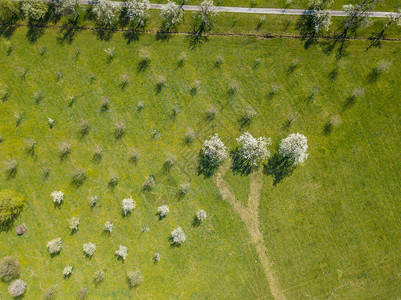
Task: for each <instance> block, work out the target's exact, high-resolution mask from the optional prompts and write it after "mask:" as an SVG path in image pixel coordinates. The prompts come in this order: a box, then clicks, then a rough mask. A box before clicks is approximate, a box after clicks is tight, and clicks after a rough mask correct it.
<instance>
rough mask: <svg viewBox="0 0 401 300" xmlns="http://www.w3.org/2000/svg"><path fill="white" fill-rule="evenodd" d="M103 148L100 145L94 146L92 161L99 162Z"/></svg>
mask: <svg viewBox="0 0 401 300" xmlns="http://www.w3.org/2000/svg"><path fill="white" fill-rule="evenodd" d="M102 153H103V149H102V147H100V146H95V150H94V151H93V161H94V162H96V163H99V162H100V161H101V160H102Z"/></svg>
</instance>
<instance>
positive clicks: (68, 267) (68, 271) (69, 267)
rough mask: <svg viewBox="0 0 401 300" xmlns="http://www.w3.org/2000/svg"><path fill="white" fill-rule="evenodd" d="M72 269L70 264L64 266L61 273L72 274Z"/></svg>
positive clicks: (66, 275)
mask: <svg viewBox="0 0 401 300" xmlns="http://www.w3.org/2000/svg"><path fill="white" fill-rule="evenodd" d="M72 269H73V267H72V266H67V267H65V268H64V270H63V275H64V276H65V277H69V276H70V275H71V274H72Z"/></svg>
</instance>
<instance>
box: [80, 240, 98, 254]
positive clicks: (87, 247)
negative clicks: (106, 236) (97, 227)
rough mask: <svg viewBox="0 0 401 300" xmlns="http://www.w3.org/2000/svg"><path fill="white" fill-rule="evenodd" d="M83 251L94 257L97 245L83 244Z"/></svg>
mask: <svg viewBox="0 0 401 300" xmlns="http://www.w3.org/2000/svg"><path fill="white" fill-rule="evenodd" d="M82 248H83V251H84V253H85V254H86V255H87V256H92V255H93V254H94V253H95V251H96V245H95V244H93V243H91V242H89V243H87V244H83V247H82Z"/></svg>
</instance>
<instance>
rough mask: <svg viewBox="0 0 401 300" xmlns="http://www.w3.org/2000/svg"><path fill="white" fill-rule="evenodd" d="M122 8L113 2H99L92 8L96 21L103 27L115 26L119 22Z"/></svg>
mask: <svg viewBox="0 0 401 300" xmlns="http://www.w3.org/2000/svg"><path fill="white" fill-rule="evenodd" d="M119 11H120V7H119V6H117V5H116V4H114V3H113V2H111V1H107V0H99V2H98V3H97V4H95V5H94V7H93V8H92V12H93V14H94V15H95V17H96V20H97V21H98V22H99V23H100V24H101V25H103V26H106V27H109V26H113V25H114V24H115V23H116V22H117V18H118V13H119Z"/></svg>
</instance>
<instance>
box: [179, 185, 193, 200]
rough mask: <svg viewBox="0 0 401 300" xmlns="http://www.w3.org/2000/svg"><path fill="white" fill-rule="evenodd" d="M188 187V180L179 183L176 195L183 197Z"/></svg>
mask: <svg viewBox="0 0 401 300" xmlns="http://www.w3.org/2000/svg"><path fill="white" fill-rule="evenodd" d="M189 187H190V183H189V182H187V183H183V184H181V185H180V188H179V190H178V197H180V198H182V197H184V196H185V195H186V194H187V193H188V191H189Z"/></svg>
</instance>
